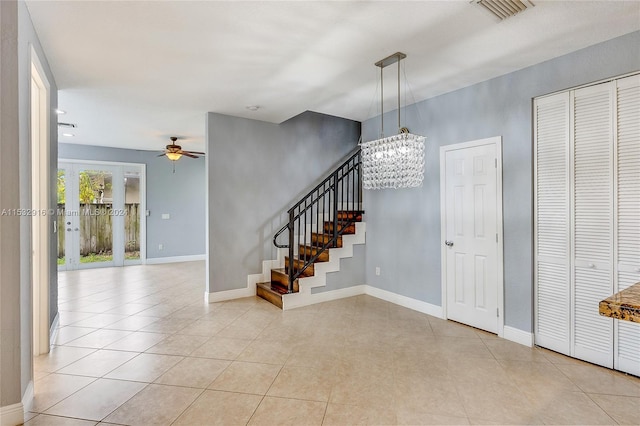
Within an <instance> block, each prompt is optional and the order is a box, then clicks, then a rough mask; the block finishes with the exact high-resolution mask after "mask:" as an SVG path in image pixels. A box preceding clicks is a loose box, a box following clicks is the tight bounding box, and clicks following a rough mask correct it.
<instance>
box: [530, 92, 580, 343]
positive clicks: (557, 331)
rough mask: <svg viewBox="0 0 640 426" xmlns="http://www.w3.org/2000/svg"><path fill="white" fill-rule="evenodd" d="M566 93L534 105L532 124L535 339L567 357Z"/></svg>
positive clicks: (567, 95) (567, 111) (568, 272)
mask: <svg viewBox="0 0 640 426" xmlns="http://www.w3.org/2000/svg"><path fill="white" fill-rule="evenodd" d="M569 106H570V97H569V93H560V94H558V95H553V96H549V97H545V98H541V99H536V101H535V103H534V112H535V122H534V124H535V126H534V133H535V135H534V140H535V141H536V143H535V154H536V156H535V158H536V163H535V165H534V171H535V175H536V176H535V181H536V186H535V193H536V194H535V200H536V203H535V231H534V232H535V238H534V240H535V245H536V249H535V253H536V259H535V267H534V271H535V272H534V273H535V282H536V294H535V304H536V306H535V312H536V321H535V338H536V344H537V345H540V346H544V347H546V348H549V349H552V350H554V351H557V352H561V353H564V354H567V355H569V354H570V352H571V346H570V330H571V328H570V325H571V322H570V321H571V320H570V312H571V308H570V281H571V275H570V249H571V244H570V229H571V228H570V220H569V210H570V209H569V205H570V200H571V196H570V192H569V180H570V173H569V152H570V151H569V134H570V133H569V119H570V109H569Z"/></svg>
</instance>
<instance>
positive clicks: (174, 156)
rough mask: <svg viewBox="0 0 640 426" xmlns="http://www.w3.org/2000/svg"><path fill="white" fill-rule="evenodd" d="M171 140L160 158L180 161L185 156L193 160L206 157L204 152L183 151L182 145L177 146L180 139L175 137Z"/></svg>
mask: <svg viewBox="0 0 640 426" xmlns="http://www.w3.org/2000/svg"><path fill="white" fill-rule="evenodd" d="M169 139H171V143H170V144H169V145H167V147H166V148H165V151H164V152H163V153H162V154H160V155H158V157H162V156H163V155H165V156H166V157H167V158H168V159H169V160H171V161H178V160H179V159H180V158H181V157H182V156H183V155H184V156H186V157H191V158H199V157H198V155H205V154H204V152H199V151H186V150H183V149H182V147H181V146H180V145H176V141H177V140H178V138H177V137H175V136H171V137H170V138H169ZM196 154H197V155H196Z"/></svg>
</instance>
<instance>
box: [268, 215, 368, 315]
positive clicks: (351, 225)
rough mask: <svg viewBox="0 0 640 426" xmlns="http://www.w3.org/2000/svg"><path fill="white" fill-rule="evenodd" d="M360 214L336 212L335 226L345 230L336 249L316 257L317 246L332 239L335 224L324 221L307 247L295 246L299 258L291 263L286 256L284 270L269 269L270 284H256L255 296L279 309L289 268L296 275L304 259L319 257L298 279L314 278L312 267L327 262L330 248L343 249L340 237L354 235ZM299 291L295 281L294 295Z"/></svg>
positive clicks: (291, 260)
mask: <svg viewBox="0 0 640 426" xmlns="http://www.w3.org/2000/svg"><path fill="white" fill-rule="evenodd" d="M363 214H364V210H354V211H351V210H339V211H338V212H337V224H338V225H339V226H340V228H342V227H344V229H342V230H341V235H339V236H338V237H337V239H336V244H335V246H336V247H328V248H327V249H325V250H324V251H323V252H321V253H319V254H318V252H319V251H320V250H321V248H320V246H323V245H324V244H326V243H327V242H328V241H330V240H331V239H332V238H333V225H334V223H333V221H325V222H324V223H323V224H322V229H321V230H322V232H312V233H311V241H309V242H308V244H299V245H298V248H299V250H298V256H294V257H293V259H290V258H289V256H286V257H285V267H284V268H273V269H271V281H270V282H262V283H257V284H256V295H257V296H258V297H261V298H263V299H265V300H267V301H268V302H270V303H272V304H274V305H275V306H277V307H279V308H280V309H282V308H283V295H284V294H288V293H289V267H290V266H291V265H292V266H293V268H294V271H298V270H300V269H301V267H302V266H304V263H305V262H306V259H310V258H311V257H313V256H315V255H316V254H318V258H317V259H316V260H314V262H313V263H312V264H310V265H309V266H308V267H307V268H306V269H305V270H304V271H303V272H302V274H301V275H300V278H304V277H311V276H314V275H315V269H314V264H315V263H320V262H328V261H329V250H330V249H332V248H339V247H342V235H349V234H355V233H356V227H355V222H361V221H362V215H363ZM347 224H348V225H347ZM344 225H346V226H344ZM316 230H319V229H316ZM299 291H300V287H299V284H298V279H295V280H294V282H293V292H294V293H296V292H299Z"/></svg>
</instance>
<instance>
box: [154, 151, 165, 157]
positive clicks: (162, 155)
mask: <svg viewBox="0 0 640 426" xmlns="http://www.w3.org/2000/svg"><path fill="white" fill-rule="evenodd" d="M165 155H167V153H165V152H163V153H162V154H160V155H157V156H156V157H164V156H165Z"/></svg>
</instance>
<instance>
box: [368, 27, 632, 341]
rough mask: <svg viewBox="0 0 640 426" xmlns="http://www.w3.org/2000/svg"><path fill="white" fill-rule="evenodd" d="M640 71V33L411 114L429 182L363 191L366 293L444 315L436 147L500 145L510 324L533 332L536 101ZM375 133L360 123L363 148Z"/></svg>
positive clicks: (376, 125) (372, 124) (374, 125)
mask: <svg viewBox="0 0 640 426" xmlns="http://www.w3.org/2000/svg"><path fill="white" fill-rule="evenodd" d="M407 60H411V58H410V57H409V58H408V59H407ZM638 70H640V32H635V33H631V34H628V35H626V36H623V37H619V38H616V39H613V40H610V41H607V42H605V43H601V44H598V45H595V46H591V47H589V48H586V49H582V50H579V51H576V52H573V53H571V54H568V55H565V56H562V57H559V58H556V59H553V60H550V61H547V62H543V63H541V64H537V65H534V66H531V67H528V68H525V69H522V70H520V71H517V72H514V73H511V74H507V75H504V76H502V77H498V78H495V79H492V80H489V81H485V82H482V83H479V84H476V85H473V86H470V87H467V88H464V89H461V90H457V91H454V92H451V93H447V94H444V95H442V96H438V97H435V98H432V99H428V100H426V101H423V102H419V103H417V104H415V105H412V106H409V107H408V108H406V119H405V123H403V124H405V125H406V126H407V127H408V128H409V129H410V130H411V131H412V133H417V134H420V135H425V136H427V138H428V139H427V152H426V173H425V181H424V185H423V187H422V188H418V189H404V190H382V191H365V196H364V202H365V210H366V221H367V244H366V267H367V270H366V283H367V284H369V285H372V286H375V287H378V288H381V289H385V290H388V291H392V292H394V293H399V294H402V295H405V296H408V297H412V298H415V299H418V300H422V301H425V302H428V303H432V304H434V305H438V306H440V305H441V283H440V273H441V271H440V250H441V244H442V241H441V237H440V166H439V147H440V146H443V145H448V144H454V143H459V142H465V141H470V140H476V139H482V138H487V137H492V136H502V138H503V139H502V140H503V200H504V201H503V204H504V207H503V210H504V211H503V215H504V280H505V324H506V325H508V326H511V327H515V328H517V329H520V330H524V331H527V332H530V331H532V306H533V300H532V294H533V283H532V263H533V262H532V241H533V240H532V234H533V213H532V208H533V207H532V198H533V190H532V175H533V171H532V164H533V156H532V155H533V154H532V149H533V148H532V146H533V145H532V132H533V130H532V129H533V128H532V99H533V98H534V97H537V96H540V95H544V94H548V93H552V92H555V91H559V90H563V89H567V88H570V87H574V86H577V85H582V84H586V83H590V82H594V81H597V80H601V79H605V78H609V77H614V76H618V75H621V74H625V73H629V72H634V71H638ZM425 72H428V71H425ZM408 77H409V79H410V78H411V76H408ZM394 119H395V117H394V113H393V112H390V113H388V117H387V115H385V122H387V123H393V122H394ZM379 129H380V122H379V118H377V119H372V120H369V121H367V122H365V123H363V140H372V139H376V138H377V137H378V132H379ZM376 266H380V268H381V275H380V276H376V275H375V273H374V271H375V267H376Z"/></svg>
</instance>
